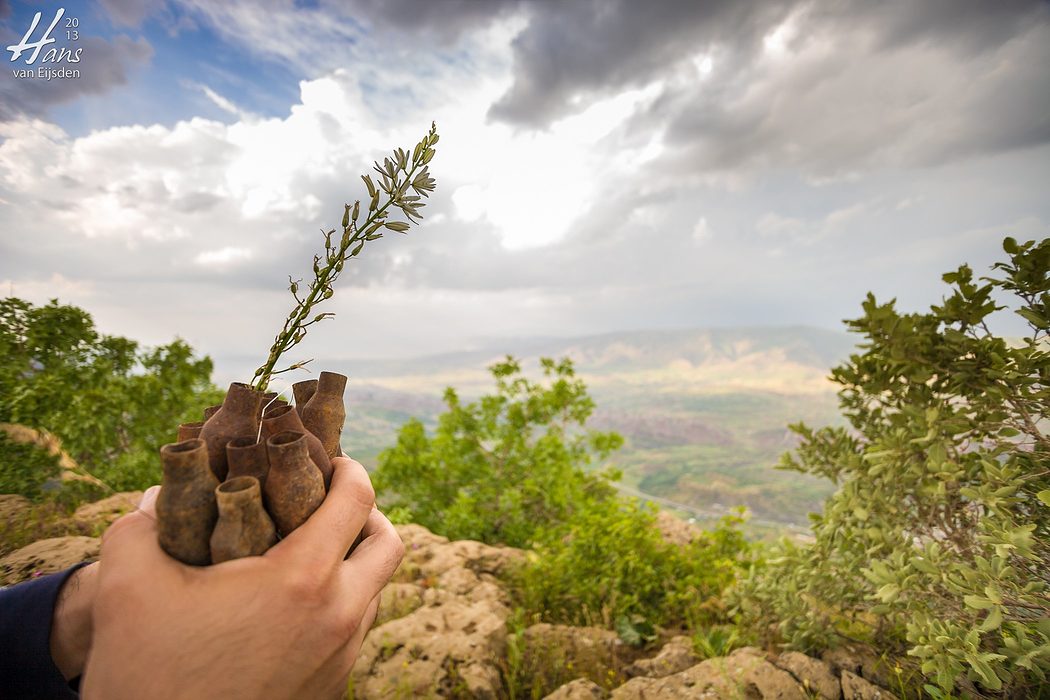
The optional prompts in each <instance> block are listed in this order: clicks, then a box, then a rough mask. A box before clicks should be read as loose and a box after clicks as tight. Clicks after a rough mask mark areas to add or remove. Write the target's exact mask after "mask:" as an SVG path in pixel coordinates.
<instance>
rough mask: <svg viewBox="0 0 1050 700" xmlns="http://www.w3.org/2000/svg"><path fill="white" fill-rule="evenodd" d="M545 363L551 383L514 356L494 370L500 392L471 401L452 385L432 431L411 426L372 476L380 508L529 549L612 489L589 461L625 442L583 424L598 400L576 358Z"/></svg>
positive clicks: (450, 531) (446, 531)
mask: <svg viewBox="0 0 1050 700" xmlns="http://www.w3.org/2000/svg"><path fill="white" fill-rule="evenodd" d="M541 366H542V369H543V376H544V380H545V381H542V382H537V381H532V380H530V379H528V378H527V377H526V376H525V375H524V374H523V373H522V370H521V365H520V363H519V362H518V361H517V360H515V359H514V358H512V357H508V358H507V359H506V360H505V361H503V362H499V363H497V364H495V365H493V366H492V367H490V368H489V370H490V371H491V372H492V376H493V378H494V379H495V380H496V393H495V394H491V395H488V396H483V397H481V398H480V399H478V400H477V401H474V402H470V403H463V402H462V401H461V400H460V398H459V395H458V394H457V393H456V391H455V390H454V389H452V388H451V387H449V388H448V389H446V390H445V403H446V405H447V406H448V410H447V411H446V412H445V413H444V414H442V415H441V417H440V418H439V421H438V428H437V431H436V433H435V435H434V436H433V437H429V436H427V434H426V431H425V429H424V427H423V424H422V423H420V422H419V421H418V420H412V421H409V422H408V423H406V424H405V425H404V427H402V429H401V432H400V434H399V435H398V440H397V444H396V445H395V446H394V447H392V448H390V449H388V450H385V451H384V452H383V453H381V454H380V455H379V467H378V469H377V470H376V472H375V474H374V476H373V478H374V481H375V484H376V489H377V491H380V492H382V493H383V504H384V506H386V507H387V508H389V509H395V510H397V511H399V512H400V513H401V514H402V515H401V517H402V518H405V519H408V520H411V521H412V522H416V523H419V524H421V525H424V526H425V527H427V528H429V529H431V530H433V531H434V532H438V533H440V534H443V535H446V536H448V537H451V538H453V539H475V540H482V541H485V542H499V543H503V544H507V545H511V546H514V547H523V546H528V545H529V544H530V543H531V542H533V541H535V540H536V538H537V536H538V535H540V534H542V533H543V531H544V530H546V529H548V528H550V527H551V525H552V524H553V523H560V522H564V521H565V520H566V519H567V518H568V516H569V515H570V514H571V513H572V512H573V511H574V510H575V509H576V508H578V507H579V505H580V504H583V503H585V502H586V501H589V500H593V499H595V498H602V497H608V496H609V495H611V494H612V493H613V489H612V487H611V486H610V485H609V484H608V483H607V482H606V481H605V480H604V479H603V478H601V476H600V475H596V474H592V473H588V472H587V471H585V468H586V467H587V466H588V465H589V464H590V463H591V462H593V461H595V460H596V459H598V460H600V459H604V458H605V457H606V456H608V455H609V454H610V453H611V452H612V451H613V450H615V449H617V448H618V447H619V446H620V445H621V444H622V442H623V439H622V438H621V437H620V436H619V435H617V434H616V433H603V432H598V431H589V430H585V429H584V425H585V423H586V421H587V419H588V417H589V416H590V415H591V412H592V411H593V410H594V402H593V401H592V400H591V398H590V397H589V396H588V395H587V388H586V386H585V385H584V383H583V382H582V381H581V380H579V379H577V378H576V376H575V371H574V370H573V366H572V361H571V360H569V359H567V358H566V359H564V360H561V361H560V362H555V361H554V360H552V359H549V358H543V359H542V360H541Z"/></svg>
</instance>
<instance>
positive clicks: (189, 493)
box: [157, 438, 219, 566]
mask: <svg viewBox="0 0 1050 700" xmlns="http://www.w3.org/2000/svg"><path fill="white" fill-rule="evenodd" d="M160 461H161V467H162V468H163V470H164V480H163V487H162V488H161V490H160V494H159V495H158V496H157V540H158V541H159V542H160V546H161V548H162V549H163V550H164V551H165V552H167V553H168V554H170V555H171V556H173V557H175V558H176V559H178V560H179V561H181V562H183V563H184V564H192V565H195V566H205V565H207V564H209V563H210V562H211V545H210V543H209V540H210V539H211V532H212V529H213V528H214V527H215V521H216V519H217V518H218V508H217V506H216V504H215V488H216V487H217V486H218V485H219V482H218V480H217V479H216V478H215V475H214V474H213V473H212V471H211V468H210V467H209V465H208V449H207V446H206V444H205V442H204V440H201V439H200V438H195V439H193V440H186V441H184V442H176V443H172V444H170V445H164V447H162V448H160Z"/></svg>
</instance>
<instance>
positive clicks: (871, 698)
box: [842, 671, 897, 700]
mask: <svg viewBox="0 0 1050 700" xmlns="http://www.w3.org/2000/svg"><path fill="white" fill-rule="evenodd" d="M842 698H843V700H897V696H896V695H894V694H893V693H891V692H890V691H888V690H886V689H885V688H880V687H879V686H877V685H875V684H873V683H871V682H869V681H866V680H864V679H863V678H861V677H860V676H858V675H857V674H855V673H853V672H852V671H843V672H842Z"/></svg>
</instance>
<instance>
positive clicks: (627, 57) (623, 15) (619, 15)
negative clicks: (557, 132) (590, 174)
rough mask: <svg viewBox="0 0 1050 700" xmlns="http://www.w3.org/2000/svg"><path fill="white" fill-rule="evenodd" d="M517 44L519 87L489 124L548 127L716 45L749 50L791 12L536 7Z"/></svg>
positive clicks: (628, 2)
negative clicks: (577, 109)
mask: <svg viewBox="0 0 1050 700" xmlns="http://www.w3.org/2000/svg"><path fill="white" fill-rule="evenodd" d="M530 9H531V11H530V13H529V24H528V27H526V29H525V30H524V31H523V32H522V33H521V34H519V35H518V37H517V38H515V40H514V44H513V49H514V83H513V85H512V86H511V88H510V90H509V91H508V92H507V94H506V95H504V96H503V98H502V99H501V100H500V101H499V102H497V103H496V104H495V105H493V107H492V111H491V113H490V114H491V116H492V117H494V118H496V119H501V120H505V121H508V122H511V123H514V124H519V125H523V126H527V127H543V126H545V125H546V124H548V123H550V122H551V121H552V120H554V119H557V118H558V117H559V116H562V115H564V114H566V113H568V112H571V111H574V110H575V107H574V104H573V103H574V102H575V101H577V100H579V101H580V102H582V103H583V104H586V101H587V98H592V97H600V96H602V95H605V94H608V93H611V92H616V91H619V90H622V89H624V88H627V87H633V86H636V85H638V84H641V83H645V82H648V81H649V80H651V79H652V78H653V77H655V76H658V75H660V74H662V73H663V72H665V71H666V70H667V69H668V67H669V66H672V65H674V64H675V63H678V62H679V61H681V60H683V59H684V58H686V57H688V56H690V55H692V54H695V53H697V52H699V51H702V50H704V49H705V48H706V47H707V46H708V45H709V44H711V43H712V42H716V41H722V42H724V41H726V40H729V41H731V42H732V43H733V44H734V45H735V46H738V47H742V48H743V49H744V50H750V48H751V47H753V46H754V45H755V44H756V43H757V41H758V40H759V39H761V36H762V34H763V32H764V31H765V29H766V28H767V27H769V26H774V25H775V24H776V23H777V22H779V21H781V20H782V19H783V17H784V16H785V15H786V14H787V13H788V12H789V11H790V9H791V8H790V6H788V5H785V4H783V3H772V2H733V0H705V1H698V0H669V1H667V2H658V3H647V2H635V1H634V0H587V1H585V2H571V3H559V4H546V3H534V4H533V5H532V6H531V8H530Z"/></svg>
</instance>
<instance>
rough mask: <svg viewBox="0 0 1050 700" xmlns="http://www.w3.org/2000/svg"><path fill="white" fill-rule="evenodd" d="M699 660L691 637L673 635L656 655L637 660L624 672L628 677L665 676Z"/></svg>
mask: <svg viewBox="0 0 1050 700" xmlns="http://www.w3.org/2000/svg"><path fill="white" fill-rule="evenodd" d="M699 661H700V659H698V658H697V657H696V654H694V653H693V642H692V640H691V639H689V637H681V636H679V637H672V638H671V640H670V641H669V642H667V644H665V645H664V646H663V648H661V649H660V651H659V653H657V654H656V656H654V657H652V658H649V659H639V660H638V661H635V662H634V663H633V664H631V665H629V666H628V667H627V668H625V669H624V674H625V675H626V676H627V677H628V678H635V677H637V676H642V677H645V678H663V677H664V676H670V675H671V674H672V673H679V672H680V671H684V670H686V669H687V668H689V667H691V666H695V665H696V664H697V663H698V662H699Z"/></svg>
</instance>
